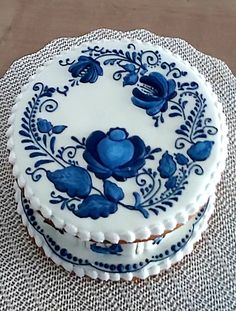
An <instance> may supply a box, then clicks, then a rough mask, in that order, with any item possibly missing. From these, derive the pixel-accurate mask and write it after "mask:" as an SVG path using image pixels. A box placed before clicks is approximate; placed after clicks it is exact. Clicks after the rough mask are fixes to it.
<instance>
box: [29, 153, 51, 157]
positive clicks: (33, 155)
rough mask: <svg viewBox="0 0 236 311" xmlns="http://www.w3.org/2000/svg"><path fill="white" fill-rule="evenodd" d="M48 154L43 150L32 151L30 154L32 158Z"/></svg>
mask: <svg viewBox="0 0 236 311" xmlns="http://www.w3.org/2000/svg"><path fill="white" fill-rule="evenodd" d="M46 156H47V154H46V153H42V152H32V153H31V154H30V158H35V157H46Z"/></svg>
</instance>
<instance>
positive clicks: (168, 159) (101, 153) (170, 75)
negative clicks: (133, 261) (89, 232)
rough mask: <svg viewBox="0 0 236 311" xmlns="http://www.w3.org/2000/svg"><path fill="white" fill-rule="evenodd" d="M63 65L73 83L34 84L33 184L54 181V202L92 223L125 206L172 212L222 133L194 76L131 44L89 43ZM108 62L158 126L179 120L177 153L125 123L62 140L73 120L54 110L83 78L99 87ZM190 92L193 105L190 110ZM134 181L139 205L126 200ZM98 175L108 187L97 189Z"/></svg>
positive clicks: (28, 124)
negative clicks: (149, 140)
mask: <svg viewBox="0 0 236 311" xmlns="http://www.w3.org/2000/svg"><path fill="white" fill-rule="evenodd" d="M59 66H62V67H66V68H67V69H68V70H67V73H68V85H64V86H63V87H52V86H48V85H45V84H43V83H42V82H37V83H35V84H34V86H33V91H34V97H33V98H32V100H31V101H29V102H28V104H27V106H26V108H25V111H24V113H23V115H22V124H21V129H20V131H19V134H20V135H21V137H22V140H21V142H22V144H24V146H25V147H24V148H25V150H26V151H27V153H28V155H29V158H30V159H32V160H33V161H34V165H33V166H32V167H31V166H30V167H28V168H27V169H26V174H28V175H30V176H31V178H32V180H33V181H34V182H38V181H39V180H40V179H41V178H46V179H47V180H48V181H49V182H50V184H51V186H52V189H53V190H52V192H51V194H50V198H49V202H50V203H51V204H54V205H57V206H58V207H59V208H61V209H62V210H63V209H67V210H69V211H70V212H71V213H73V214H74V215H75V216H76V217H80V218H92V219H93V220H96V219H99V218H101V217H102V218H104V217H109V216H110V215H112V214H115V213H116V212H117V210H118V209H120V208H125V209H128V210H130V211H137V212H139V215H140V217H145V218H148V217H150V214H152V215H158V214H159V212H160V211H162V212H165V211H166V210H167V209H168V208H170V207H172V206H173V204H174V203H175V202H177V201H178V200H179V197H180V196H181V195H182V194H184V191H185V189H186V187H187V186H188V182H189V176H190V175H191V174H197V175H203V174H204V169H203V167H202V164H201V163H202V162H204V161H206V160H208V159H209V158H210V156H211V153H212V149H213V148H214V140H213V139H212V138H211V137H213V136H214V135H216V134H217V131H218V130H217V128H216V127H215V126H214V125H213V124H212V120H211V119H210V118H209V116H207V109H206V108H207V102H206V98H205V97H204V95H203V94H202V93H201V91H200V87H199V85H198V83H197V82H195V81H188V73H187V72H186V71H182V70H181V69H179V68H178V66H177V65H176V63H174V62H172V63H168V62H166V61H165V60H164V59H162V55H161V53H160V52H159V51H154V50H153V51H152V50H138V48H137V47H136V46H135V45H134V44H133V43H131V44H128V45H127V49H126V50H122V49H113V50H110V49H106V48H105V47H98V46H95V47H88V48H87V49H86V50H83V51H82V52H81V55H78V57H77V58H76V59H72V60H70V59H68V58H67V59H62V60H60V61H59ZM106 66H113V67H112V68H113V69H114V71H113V72H114V73H113V75H112V77H111V78H112V79H113V80H114V81H115V82H117V83H119V81H121V82H122V83H121V87H122V88H123V87H125V88H130V102H129V104H130V105H131V106H132V107H133V109H139V110H140V111H143V113H145V114H147V115H148V116H150V118H151V119H153V120H154V121H155V122H154V127H159V126H164V125H165V120H166V118H168V119H169V120H172V118H179V121H180V122H179V126H178V128H176V129H175V131H174V133H173V134H174V135H175V136H176V139H175V142H174V146H173V147H174V150H175V152H170V151H169V150H165V149H163V146H159V145H158V137H157V143H156V146H149V145H148V144H147V142H146V141H145V137H141V135H137V134H136V133H129V132H128V131H127V129H126V128H124V127H121V126H120V125H119V124H115V125H114V127H112V128H107V129H106V130H105V131H102V130H101V129H99V128H97V129H96V128H95V129H94V130H93V131H91V133H90V134H88V135H87V137H80V136H79V135H77V134H76V133H75V135H74V136H71V144H69V145H66V146H60V137H63V135H67V136H68V134H67V133H68V132H67V131H68V124H60V123H59V124H56V123H55V122H54V121H52V120H54V118H51V117H50V115H51V114H53V113H54V112H55V111H56V110H57V109H58V107H59V105H61V104H62V103H63V97H64V96H67V95H68V92H70V90H71V88H75V87H79V85H80V84H81V83H82V84H87V85H90V87H91V89H92V87H93V84H95V83H96V82H97V81H98V80H99V79H103V76H104V75H105V72H106ZM185 77H186V81H185V82H183V79H185ZM180 78H181V80H179V79H180ZM89 91H90V89H89ZM55 95H57V98H61V101H59V100H56V99H55V98H54V96H55ZM190 97H191V98H192V100H193V104H192V106H191V107H190V108H189V109H186V107H187V106H188V105H190V104H189V101H188V99H189V98H190ZM172 150H173V149H172ZM77 155H80V158H83V159H84V162H83V163H82V162H81V163H79V162H78V158H79V157H78V156H77ZM153 161H154V162H153ZM153 163H155V165H153ZM51 164H53V169H52V166H51ZM55 167H56V168H55ZM151 167H152V168H151ZM154 167H155V169H154ZM130 179H132V180H133V181H134V182H135V184H136V191H134V192H133V193H132V198H133V202H132V203H130V204H127V200H126V193H125V191H124V189H125V188H126V186H125V184H126V182H127V181H128V180H130ZM95 180H97V181H99V183H100V185H102V186H101V187H99V188H98V187H96V186H95V184H97V183H96V182H94V181H95ZM110 217H111V216H110ZM95 249H97V248H96V247H95ZM97 250H98V251H107V250H101V249H97ZM113 251H114V250H113Z"/></svg>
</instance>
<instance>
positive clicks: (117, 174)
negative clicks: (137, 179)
mask: <svg viewBox="0 0 236 311" xmlns="http://www.w3.org/2000/svg"><path fill="white" fill-rule="evenodd" d="M128 135H129V134H128V133H127V132H126V130H125V129H123V128H111V129H110V130H109V132H108V133H107V134H105V133H104V132H102V131H95V132H93V133H92V134H91V135H90V136H89V137H88V138H87V140H86V149H85V151H84V154H83V157H84V159H85V160H86V161H87V163H88V170H90V171H92V172H94V174H95V175H96V176H97V177H98V178H100V179H106V178H108V177H110V176H113V177H114V178H115V179H116V180H120V181H124V180H126V179H127V178H130V177H133V176H135V175H136V174H137V172H138V170H139V169H140V168H141V167H142V166H143V165H144V164H145V156H146V154H147V152H146V146H145V144H144V142H143V140H142V139H141V138H140V137H138V136H132V137H128Z"/></svg>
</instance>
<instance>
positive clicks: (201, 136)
mask: <svg viewBox="0 0 236 311" xmlns="http://www.w3.org/2000/svg"><path fill="white" fill-rule="evenodd" d="M197 138H207V135H206V134H199V135H194V139H197Z"/></svg>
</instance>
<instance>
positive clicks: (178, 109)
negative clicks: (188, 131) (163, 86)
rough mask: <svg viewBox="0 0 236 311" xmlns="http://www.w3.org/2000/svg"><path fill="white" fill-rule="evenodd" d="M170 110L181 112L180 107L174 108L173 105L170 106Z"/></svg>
mask: <svg viewBox="0 0 236 311" xmlns="http://www.w3.org/2000/svg"><path fill="white" fill-rule="evenodd" d="M170 109H171V110H177V111H179V112H181V109H180V107H178V106H175V105H173V106H171V107H170Z"/></svg>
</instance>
